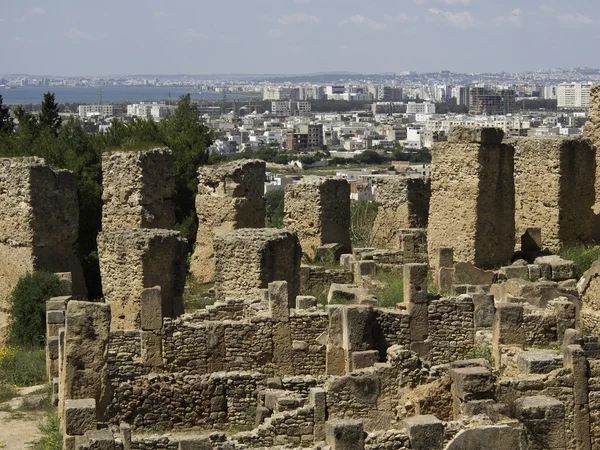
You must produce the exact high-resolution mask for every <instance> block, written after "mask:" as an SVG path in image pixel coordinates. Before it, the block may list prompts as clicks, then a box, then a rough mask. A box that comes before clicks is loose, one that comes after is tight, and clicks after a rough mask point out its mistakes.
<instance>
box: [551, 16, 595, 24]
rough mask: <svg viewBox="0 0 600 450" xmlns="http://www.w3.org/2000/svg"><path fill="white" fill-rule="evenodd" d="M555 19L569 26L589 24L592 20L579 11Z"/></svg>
mask: <svg viewBox="0 0 600 450" xmlns="http://www.w3.org/2000/svg"><path fill="white" fill-rule="evenodd" d="M557 19H558V21H559V22H560V23H562V24H564V25H570V26H580V25H589V24H590V23H592V22H593V20H592V19H591V18H589V17H588V16H585V15H583V14H580V13H575V14H567V15H565V16H558V17H557Z"/></svg>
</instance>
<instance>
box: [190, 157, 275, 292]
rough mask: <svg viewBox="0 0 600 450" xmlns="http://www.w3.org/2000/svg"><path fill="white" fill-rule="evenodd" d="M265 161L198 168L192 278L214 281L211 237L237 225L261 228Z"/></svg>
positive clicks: (263, 214)
mask: <svg viewBox="0 0 600 450" xmlns="http://www.w3.org/2000/svg"><path fill="white" fill-rule="evenodd" d="M264 184H265V162H264V161H259V160H240V161H234V162H231V163H228V164H224V165H222V166H205V167H200V168H199V169H198V195H197V196H196V214H197V215H198V236H197V239H196V247H195V248H194V254H193V256H192V260H191V263H190V272H191V273H192V275H193V276H194V277H195V278H196V280H198V281H200V282H202V283H207V282H210V281H213V280H214V277H215V261H214V257H215V254H214V247H213V241H214V238H215V236H217V235H219V234H223V233H229V232H231V231H234V230H237V229H240V228H264V226H265V215H266V204H265V199H264V197H263V196H264V189H265V187H264Z"/></svg>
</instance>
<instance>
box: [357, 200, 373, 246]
mask: <svg viewBox="0 0 600 450" xmlns="http://www.w3.org/2000/svg"><path fill="white" fill-rule="evenodd" d="M377 209H378V208H377V203H375V202H370V201H368V200H359V201H357V202H353V203H352V205H351V206H350V220H351V224H350V239H351V240H352V245H353V246H354V247H370V246H371V244H372V242H373V224H374V223H375V218H376V217H377Z"/></svg>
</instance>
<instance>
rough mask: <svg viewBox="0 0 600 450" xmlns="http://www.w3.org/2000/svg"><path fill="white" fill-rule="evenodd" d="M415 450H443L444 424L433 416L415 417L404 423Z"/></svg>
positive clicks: (412, 447) (411, 445)
mask: <svg viewBox="0 0 600 450" xmlns="http://www.w3.org/2000/svg"><path fill="white" fill-rule="evenodd" d="M402 422H403V424H404V428H405V429H406V432H407V434H408V437H409V439H410V448H411V449H413V450H442V448H443V445H444V424H443V423H442V421H441V420H439V419H438V418H437V417H435V416H432V415H424V416H413V417H409V418H408V419H404V420H403V421H402Z"/></svg>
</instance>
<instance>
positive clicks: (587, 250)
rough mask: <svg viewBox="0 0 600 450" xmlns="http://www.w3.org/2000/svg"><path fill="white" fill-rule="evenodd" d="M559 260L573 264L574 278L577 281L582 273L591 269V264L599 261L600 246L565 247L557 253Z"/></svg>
mask: <svg viewBox="0 0 600 450" xmlns="http://www.w3.org/2000/svg"><path fill="white" fill-rule="evenodd" d="M558 254H559V255H560V257H561V258H563V259H568V260H570V261H573V262H574V263H575V278H577V279H579V278H581V277H582V276H583V273H584V272H585V271H586V270H588V269H589V268H590V267H592V264H593V263H594V262H595V261H597V260H598V259H600V246H597V245H595V246H590V245H583V244H581V245H576V246H573V247H565V248H563V249H562V250H561V251H560V252H559V253H558Z"/></svg>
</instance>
